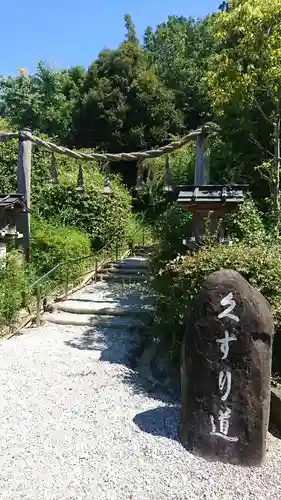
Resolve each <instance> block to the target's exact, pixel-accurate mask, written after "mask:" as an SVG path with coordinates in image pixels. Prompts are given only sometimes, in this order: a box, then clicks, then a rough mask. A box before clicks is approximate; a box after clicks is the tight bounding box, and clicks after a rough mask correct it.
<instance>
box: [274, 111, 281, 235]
mask: <svg viewBox="0 0 281 500" xmlns="http://www.w3.org/2000/svg"><path fill="white" fill-rule="evenodd" d="M280 125H281V124H280V117H279V118H278V119H277V120H276V122H275V123H274V184H273V205H274V218H275V230H276V236H277V238H278V237H279V225H280V161H281V158H280V153H281V147H280V146H281V145H280Z"/></svg>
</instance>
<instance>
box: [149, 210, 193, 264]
mask: <svg viewBox="0 0 281 500" xmlns="http://www.w3.org/2000/svg"><path fill="white" fill-rule="evenodd" d="M190 231H191V214H190V213H188V212H184V211H183V210H181V209H180V208H179V207H178V206H177V205H171V206H170V207H168V208H167V210H166V211H165V212H164V213H163V214H162V215H161V216H160V217H159V219H158V220H157V221H156V223H155V226H154V232H155V236H156V239H157V245H156V247H155V251H154V255H153V258H152V269H153V271H154V273H158V272H161V269H163V268H164V267H165V266H166V264H168V262H170V261H171V260H173V259H175V258H176V257H178V256H179V255H182V254H183V253H185V252H186V246H185V245H184V244H183V239H184V238H185V237H186V236H188V235H189V234H190Z"/></svg>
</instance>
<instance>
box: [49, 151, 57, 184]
mask: <svg viewBox="0 0 281 500" xmlns="http://www.w3.org/2000/svg"><path fill="white" fill-rule="evenodd" d="M50 182H51V183H52V184H58V183H59V178H58V167H57V160H56V157H55V155H54V153H52V164H51V179H50Z"/></svg>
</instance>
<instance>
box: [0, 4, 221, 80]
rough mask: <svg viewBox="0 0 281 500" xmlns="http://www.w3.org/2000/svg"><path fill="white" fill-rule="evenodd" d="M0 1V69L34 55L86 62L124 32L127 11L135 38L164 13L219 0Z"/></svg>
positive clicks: (190, 12) (27, 63)
mask: <svg viewBox="0 0 281 500" xmlns="http://www.w3.org/2000/svg"><path fill="white" fill-rule="evenodd" d="M0 1H1V10H0V12H1V30H0V46H1V47H5V50H2V51H1V57H0V74H2V75H10V74H17V72H18V68H19V67H24V68H26V69H27V70H28V71H30V72H33V71H34V69H35V67H36V63H37V62H38V61H39V60H45V61H51V60H53V61H55V63H56V65H57V66H58V67H69V66H74V65H77V64H80V65H82V66H85V67H87V66H88V65H89V64H90V63H91V62H92V61H93V60H94V59H95V57H96V56H97V54H98V52H99V51H100V50H101V49H103V48H104V47H109V48H115V47H116V46H117V45H118V44H119V43H120V41H121V40H122V39H123V36H124V21H123V17H124V14H125V13H130V14H131V15H132V18H133V21H134V23H135V25H136V28H137V33H138V36H139V37H140V38H142V36H143V32H144V30H145V28H146V26H148V25H151V26H153V27H155V26H156V25H157V24H159V23H160V22H162V21H165V20H166V19H167V17H168V15H183V16H186V17H187V16H193V17H201V16H204V15H205V14H207V13H209V12H213V11H215V10H217V8H218V5H219V3H220V0H80V1H79V0H39V1H38V0H26V1H25V2H24V1H22V0H10V1H4V0H0Z"/></svg>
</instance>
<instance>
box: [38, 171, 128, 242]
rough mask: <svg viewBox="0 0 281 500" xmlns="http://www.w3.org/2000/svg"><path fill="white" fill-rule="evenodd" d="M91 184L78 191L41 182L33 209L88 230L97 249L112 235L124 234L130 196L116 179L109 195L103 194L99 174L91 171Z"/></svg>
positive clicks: (53, 219)
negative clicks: (94, 181)
mask: <svg viewBox="0 0 281 500" xmlns="http://www.w3.org/2000/svg"><path fill="white" fill-rule="evenodd" d="M93 177H94V178H95V180H96V183H95V185H93V184H92V185H87V187H86V189H85V191H84V192H82V193H81V192H79V191H77V190H76V188H75V187H74V186H73V185H72V186H71V185H45V186H43V187H42V189H41V190H40V191H39V192H37V194H36V212H37V214H38V215H39V216H40V217H42V218H44V219H47V220H52V221H56V222H57V223H59V224H61V225H63V226H69V227H75V228H77V229H80V230H82V231H85V232H87V233H88V235H89V236H90V238H91V241H92V245H93V248H95V249H98V248H101V247H102V246H104V245H105V244H106V243H107V242H109V241H110V240H111V239H112V238H113V237H114V236H116V235H119V237H120V238H122V236H124V234H125V229H126V225H127V222H128V219H129V218H130V212H131V203H130V197H129V194H128V193H127V191H125V189H124V188H122V187H121V186H120V184H119V185H118V182H114V181H113V182H112V186H113V188H114V194H113V195H106V194H104V193H103V179H104V178H103V176H102V175H101V174H99V173H98V172H96V173H93Z"/></svg>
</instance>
